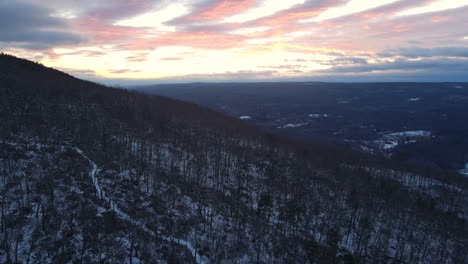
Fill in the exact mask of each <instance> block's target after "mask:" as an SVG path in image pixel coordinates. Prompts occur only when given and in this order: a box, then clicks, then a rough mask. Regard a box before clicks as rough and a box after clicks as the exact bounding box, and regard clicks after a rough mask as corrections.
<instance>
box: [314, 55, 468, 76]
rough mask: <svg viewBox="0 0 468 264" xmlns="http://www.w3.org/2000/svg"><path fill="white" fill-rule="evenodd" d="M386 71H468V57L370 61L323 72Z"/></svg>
mask: <svg viewBox="0 0 468 264" xmlns="http://www.w3.org/2000/svg"><path fill="white" fill-rule="evenodd" d="M385 71H388V72H390V71H405V72H408V71H410V72H411V71H413V72H415V71H416V72H425V73H428V74H437V73H450V72H452V73H461V72H467V71H468V59H446V58H444V59H424V60H416V61H415V60H409V59H398V60H395V61H388V62H381V63H368V64H365V65H351V66H339V67H333V68H331V69H328V70H323V71H321V72H322V73H375V72H385Z"/></svg>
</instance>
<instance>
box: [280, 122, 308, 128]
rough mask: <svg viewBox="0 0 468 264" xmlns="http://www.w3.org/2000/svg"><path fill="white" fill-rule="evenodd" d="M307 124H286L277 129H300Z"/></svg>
mask: <svg viewBox="0 0 468 264" xmlns="http://www.w3.org/2000/svg"><path fill="white" fill-rule="evenodd" d="M308 124H309V123H300V124H287V125H284V126H282V127H277V128H279V129H283V128H296V127H301V126H306V125H308Z"/></svg>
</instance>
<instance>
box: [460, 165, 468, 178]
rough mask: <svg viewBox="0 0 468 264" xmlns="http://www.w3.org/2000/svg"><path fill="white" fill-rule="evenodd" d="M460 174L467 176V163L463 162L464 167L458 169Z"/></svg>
mask: <svg viewBox="0 0 468 264" xmlns="http://www.w3.org/2000/svg"><path fill="white" fill-rule="evenodd" d="M458 172H459V173H460V174H463V175H466V176H468V163H466V164H465V168H464V169H461V170H459V171H458Z"/></svg>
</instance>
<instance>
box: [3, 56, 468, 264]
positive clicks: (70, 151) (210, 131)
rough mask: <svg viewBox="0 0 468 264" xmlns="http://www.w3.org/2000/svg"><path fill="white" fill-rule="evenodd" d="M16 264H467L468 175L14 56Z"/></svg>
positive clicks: (8, 219)
mask: <svg viewBox="0 0 468 264" xmlns="http://www.w3.org/2000/svg"><path fill="white" fill-rule="evenodd" d="M0 73H1V75H0V98H1V99H0V100H1V104H0V122H1V123H0V124H1V125H0V129H1V130H0V140H1V141H0V142H1V144H0V166H1V168H0V171H1V173H2V175H1V181H0V182H1V194H2V201H3V203H2V210H1V211H2V214H1V228H0V229H1V230H0V231H1V237H2V238H1V239H2V241H1V246H0V258H1V261H2V262H7V263H8V262H9V263H13V262H31V263H48V262H49V263H52V262H54V263H56V262H71V263H80V262H83V263H139V262H140V263H177V262H182V263H185V262H193V261H196V262H197V263H203V262H206V263H252V262H254V263H255V262H256V263H291V262H293V263H305V262H310V263H332V262H335V263H343V262H345V263H354V262H363V263H376V262H378V263H380V262H384V263H385V262H388V263H395V262H409V263H415V262H424V263H440V262H448V263H464V262H466V261H467V253H466V237H467V230H466V218H467V217H468V210H467V204H468V203H467V200H468V199H467V193H466V190H467V188H466V187H467V186H468V183H467V179H465V178H461V177H459V175H452V174H450V173H447V172H444V171H429V172H428V171H418V170H414V169H412V170H410V169H408V168H404V167H402V166H399V165H395V164H392V163H388V162H384V161H381V160H378V159H368V157H367V156H365V155H362V156H360V155H355V154H354V153H352V152H347V151H342V150H340V149H336V148H334V149H332V148H328V147H323V146H318V145H315V146H300V145H298V144H291V143H289V142H287V141H283V140H281V139H277V138H275V137H273V136H271V135H268V134H266V133H264V132H262V131H260V130H257V129H255V128H252V127H250V126H248V125H246V124H244V123H242V122H240V121H239V120H237V119H234V118H229V117H226V116H224V115H222V114H219V113H216V112H213V111H211V110H208V109H205V108H203V107H199V106H196V105H193V104H188V103H184V102H180V101H176V100H171V99H168V98H164V97H159V96H149V95H143V94H137V93H132V92H128V91H124V90H118V89H112V88H107V87H103V86H99V85H97V84H93V83H89V82H85V81H81V80H78V79H75V78H73V77H71V76H68V75H66V74H64V73H61V72H58V71H55V70H52V69H48V68H45V67H43V66H41V65H38V64H35V63H32V62H29V61H25V60H21V59H17V58H14V57H12V56H8V55H2V56H0Z"/></svg>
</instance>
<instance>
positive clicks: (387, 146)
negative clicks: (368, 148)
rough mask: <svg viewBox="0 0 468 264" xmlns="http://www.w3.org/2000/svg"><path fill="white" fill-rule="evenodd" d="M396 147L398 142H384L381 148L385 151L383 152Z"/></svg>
mask: <svg viewBox="0 0 468 264" xmlns="http://www.w3.org/2000/svg"><path fill="white" fill-rule="evenodd" d="M397 146H398V142H395V141H389V142H385V143H384V144H383V145H382V148H383V149H385V150H390V149H393V148H396V147H397Z"/></svg>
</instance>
